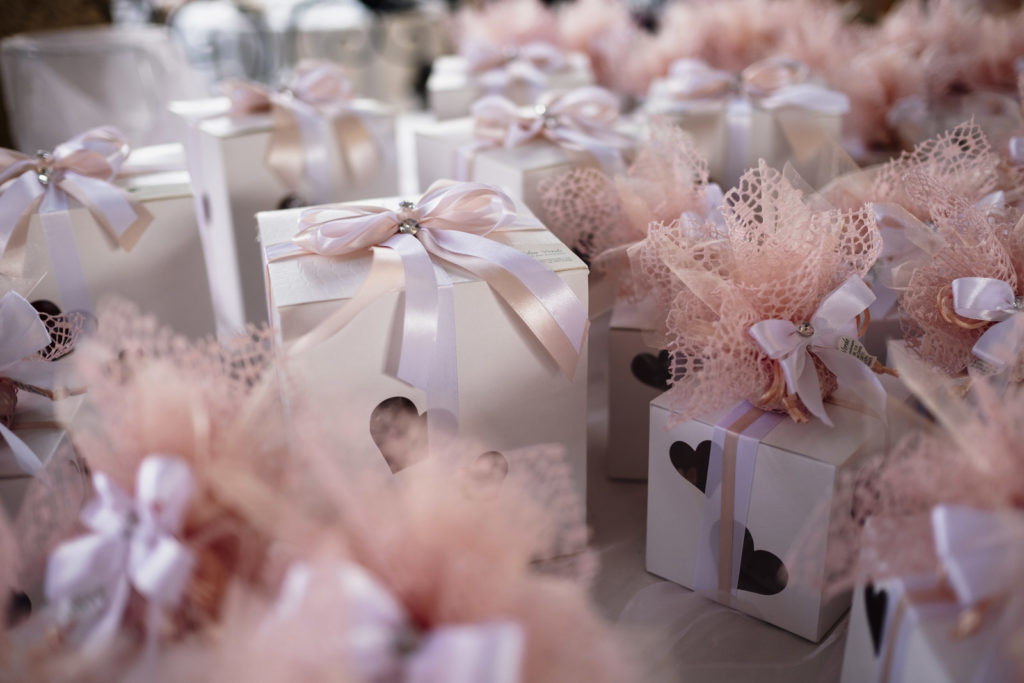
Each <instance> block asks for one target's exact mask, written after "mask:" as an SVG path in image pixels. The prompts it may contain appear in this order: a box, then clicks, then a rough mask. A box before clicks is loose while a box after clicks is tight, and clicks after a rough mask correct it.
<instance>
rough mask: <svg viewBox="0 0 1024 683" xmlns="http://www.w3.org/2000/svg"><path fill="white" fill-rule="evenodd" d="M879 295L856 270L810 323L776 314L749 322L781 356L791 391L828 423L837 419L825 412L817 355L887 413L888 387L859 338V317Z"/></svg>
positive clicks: (777, 357) (770, 353) (773, 354)
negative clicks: (786, 318)
mask: <svg viewBox="0 0 1024 683" xmlns="http://www.w3.org/2000/svg"><path fill="white" fill-rule="evenodd" d="M874 300H875V295H874V294H873V293H872V292H871V289H870V288H869V287H868V286H867V285H866V284H864V281H863V280H861V279H860V276H858V275H853V276H851V277H850V278H849V279H848V280H847V281H846V282H844V283H843V284H842V285H840V286H839V287H838V288H837V289H836V290H835V291H833V292H832V293H831V294H829V295H828V296H826V297H825V299H824V300H823V301H822V302H821V305H820V306H819V307H818V310H816V311H815V312H814V314H813V315H811V317H810V320H808V321H806V322H807V323H809V326H806V325H803V324H801V325H798V324H795V323H793V322H791V321H789V320H779V319H771V320H762V321H761V322H759V323H756V324H754V325H752V326H751V327H750V336H751V337H753V338H754V340H755V341H756V342H757V343H758V344H759V345H760V346H761V348H762V349H763V350H764V352H765V353H766V354H768V356H769V357H770V358H772V359H774V360H777V361H779V364H780V365H781V366H782V371H783V373H784V374H785V377H786V386H787V387H788V389H789V392H790V393H791V394H796V395H797V396H799V397H800V400H801V401H803V403H804V405H805V406H807V409H808V410H809V411H810V412H811V414H812V415H814V416H816V417H817V418H819V419H820V420H821V421H822V422H824V423H825V424H827V425H829V426H832V421H831V420H830V419H829V417H828V414H827V413H826V412H825V406H824V404H823V401H822V398H821V384H820V383H819V382H818V372H817V370H816V369H815V367H814V360H813V358H812V356H817V357H818V358H819V359H820V360H821V362H822V363H824V364H825V367H826V368H828V369H829V370H830V371H832V373H833V374H834V375H835V376H836V380H838V382H839V386H841V387H842V386H845V387H848V388H849V389H851V390H852V391H854V392H855V393H856V394H857V395H858V396H860V397H861V398H862V399H863V400H864V401H865V403H866V404H867V406H868V407H869V408H870V409H871V410H873V411H874V412H875V414H876V415H878V416H879V417H880V418H882V419H884V418H885V389H884V388H883V387H882V383H881V382H880V381H879V380H878V377H877V376H875V373H874V372H873V371H872V370H871V368H870V367H869V366H868V365H867V363H866V360H862V357H863V356H862V347H860V345H859V342H857V321H856V318H857V316H858V315H860V314H861V313H863V312H864V311H865V310H866V309H867V308H868V306H869V305H870V304H871V302H872V301H874ZM801 330H803V332H804V333H803V334H801Z"/></svg>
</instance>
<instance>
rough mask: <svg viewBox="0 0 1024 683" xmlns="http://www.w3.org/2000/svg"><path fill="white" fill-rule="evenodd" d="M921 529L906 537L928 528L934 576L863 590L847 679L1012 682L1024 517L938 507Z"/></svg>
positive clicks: (1023, 612) (1022, 611)
mask: <svg viewBox="0 0 1024 683" xmlns="http://www.w3.org/2000/svg"><path fill="white" fill-rule="evenodd" d="M920 521H922V522H923V521H924V520H920ZM916 522H917V520H916V519H915V523H914V524H913V525H911V524H907V523H904V524H903V525H902V526H903V529H904V530H907V529H916V527H917V526H921V527H923V528H924V527H930V531H931V533H932V537H933V541H934V548H935V555H936V559H937V561H938V563H937V568H936V571H935V572H933V573H926V574H910V575H907V576H900V577H892V578H886V579H881V580H878V581H877V582H875V583H869V584H861V585H859V586H858V587H857V591H856V593H855V595H854V603H853V610H852V612H851V616H850V628H849V633H850V635H849V637H848V639H847V645H846V652H845V656H844V661H843V677H842V680H843V681H844V683H852V682H853V681H878V682H879V683H882V682H886V683H889V682H891V683H906V682H909V681H939V682H949V683H952V682H953V681H974V682H975V683H994V682H995V681H1006V680H1014V679H1015V678H1017V677H1018V674H1017V673H1016V672H1015V671H1014V669H1013V666H1012V661H1011V659H1012V642H1011V640H1010V639H1011V637H1012V635H1011V634H1012V633H1014V632H1015V631H1016V630H1017V629H1019V628H1020V625H1021V623H1022V622H1021V620H1022V619H1024V599H1022V595H1021V594H1020V591H1019V590H1018V589H1017V586H1016V583H1017V581H1018V579H1019V577H1020V573H1021V571H1022V569H1024V516H1022V515H1021V513H1020V512H1019V511H1017V510H981V509H975V508H971V507H966V506H961V505H940V506H937V507H935V508H932V511H931V515H930V519H929V520H928V523H927V524H920V525H918V524H917V523H916ZM869 524H870V522H869ZM923 528H922V531H923V530H924V529H923Z"/></svg>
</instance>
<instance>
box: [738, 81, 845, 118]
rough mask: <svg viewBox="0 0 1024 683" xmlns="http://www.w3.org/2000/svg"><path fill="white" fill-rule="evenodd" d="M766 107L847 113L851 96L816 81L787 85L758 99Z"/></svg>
mask: <svg viewBox="0 0 1024 683" xmlns="http://www.w3.org/2000/svg"><path fill="white" fill-rule="evenodd" d="M757 103H758V105H760V106H761V107H763V108H765V109H782V108H783V107H795V108H798V109H806V110H808V111H813V112H817V113H820V114H845V113H846V112H848V111H850V98H849V97H847V96H846V94H845V93H841V92H839V91H838V90H830V89H829V88H826V87H825V86H822V85H817V84H816V83H793V84H791V85H785V86H783V87H781V88H779V89H778V90H776V91H774V92H773V93H771V94H770V95H767V96H765V97H762V98H760V99H758V101H757Z"/></svg>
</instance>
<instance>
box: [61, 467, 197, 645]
mask: <svg viewBox="0 0 1024 683" xmlns="http://www.w3.org/2000/svg"><path fill="white" fill-rule="evenodd" d="M93 486H94V488H95V490H96V496H97V497H96V498H95V499H94V500H93V501H91V502H90V503H89V504H88V505H87V506H86V507H85V509H83V511H82V515H81V520H82V523H83V524H84V525H85V526H86V528H87V529H89V531H90V533H88V534H86V535H84V536H81V537H79V538H77V539H73V540H71V541H67V542H65V543H63V544H61V545H60V546H58V547H57V548H56V549H55V550H54V551H53V553H52V554H51V555H50V560H49V562H48V564H47V567H46V580H45V587H44V588H45V592H46V597H47V600H49V601H51V602H53V603H55V604H57V605H59V606H60V608H61V610H62V617H61V620H62V621H63V622H65V625H68V626H70V627H71V628H72V638H73V639H74V640H76V641H80V642H81V643H82V645H83V647H85V648H100V647H103V646H104V645H107V644H109V643H110V641H111V639H112V638H113V636H114V635H116V633H117V631H118V628H119V627H120V623H121V618H122V617H123V615H124V611H125V608H126V607H127V605H128V599H129V597H130V595H131V591H132V589H133V588H134V589H135V591H136V592H138V593H139V594H140V595H142V596H143V597H145V598H146V599H147V600H148V608H147V617H146V633H147V644H148V647H149V648H153V647H155V645H156V639H157V637H158V636H159V625H160V618H161V616H162V614H163V611H164V610H165V609H168V608H171V607H174V606H175V605H177V603H178V602H179V601H180V600H181V597H182V595H183V594H184V591H185V587H186V585H187V583H188V580H189V577H190V576H191V573H192V567H193V564H194V558H193V555H192V552H191V551H190V550H189V549H188V548H187V547H186V546H185V545H184V544H183V543H181V541H179V540H178V539H177V538H176V535H177V534H178V533H179V532H180V531H181V527H182V525H183V523H184V519H185V513H186V512H187V510H188V503H189V501H190V500H191V497H192V490H193V482H192V474H191V472H190V470H189V468H188V465H187V464H186V463H185V462H184V461H183V460H181V459H179V458H176V457H173V456H167V455H151V456H149V457H147V458H146V459H145V460H143V461H142V464H141V465H140V466H139V471H138V475H137V481H136V497H135V498H134V499H133V498H131V497H130V496H129V495H128V494H126V493H125V492H124V491H122V490H121V489H120V487H118V486H117V484H115V483H114V482H113V480H111V479H110V478H109V477H107V476H106V475H105V474H103V473H101V472H98V473H96V474H94V475H93Z"/></svg>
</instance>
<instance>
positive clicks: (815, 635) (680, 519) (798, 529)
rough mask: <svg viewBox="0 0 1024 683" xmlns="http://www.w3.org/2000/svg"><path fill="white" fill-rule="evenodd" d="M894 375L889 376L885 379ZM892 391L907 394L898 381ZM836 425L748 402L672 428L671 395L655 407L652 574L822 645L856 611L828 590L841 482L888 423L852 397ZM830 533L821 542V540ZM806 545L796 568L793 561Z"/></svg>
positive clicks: (837, 408) (839, 409)
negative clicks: (814, 541) (813, 535)
mask: <svg viewBox="0 0 1024 683" xmlns="http://www.w3.org/2000/svg"><path fill="white" fill-rule="evenodd" d="M886 379H887V380H891V378H886ZM887 389H891V390H893V392H894V393H896V392H899V393H900V394H905V391H904V390H902V389H901V388H900V387H899V385H898V382H896V381H895V380H893V381H887ZM828 413H829V416H830V418H831V420H832V422H833V426H832V427H829V426H827V425H825V424H824V423H822V422H819V421H813V422H810V423H807V424H798V423H795V422H793V421H791V420H789V419H787V418H786V417H785V416H784V415H781V414H777V413H772V412H764V411H762V410H760V409H758V408H754V407H753V406H751V405H750V404H749V403H746V402H743V403H740V404H738V405H737V406H735V407H734V408H731V409H725V410H721V411H717V412H715V413H712V414H710V415H707V416H705V417H702V418H700V419H695V420H689V421H687V422H683V423H682V424H678V425H676V426H672V419H671V415H672V413H671V409H670V407H669V404H668V402H666V400H665V395H663V396H661V397H659V398H657V399H655V400H654V401H653V402H652V403H651V405H650V463H649V467H650V469H649V477H648V491H647V496H648V507H647V570H648V571H650V572H651V573H654V574H657V575H658V576H662V577H664V578H666V579H669V580H670V581H674V582H676V583H679V584H681V585H683V586H686V587H687V588H692V589H694V590H696V591H699V592H701V593H703V594H705V595H707V597H709V598H711V599H713V600H716V601H718V602H721V603H723V604H726V605H729V606H730V607H733V608H735V609H737V610H739V611H741V612H744V613H746V614H750V615H751V616H754V617H757V618H758V619H761V620H764V621H767V622H768V623H771V624H775V625H776V626H779V627H781V628H784V629H786V630H787V631H790V632H792V633H795V634H797V635H799V636H802V637H803V638H806V639H808V640H811V641H815V642H817V641H818V640H820V639H821V638H822V637H823V636H824V635H825V633H826V632H828V630H829V629H830V628H832V626H833V625H834V624H835V623H836V621H837V620H838V619H839V617H840V616H842V614H843V613H844V612H845V611H846V609H847V608H848V607H849V604H850V603H849V599H850V598H849V593H848V592H847V593H845V594H837V595H834V596H829V595H826V594H825V593H824V591H823V589H822V583H823V578H824V566H825V553H826V551H827V541H826V542H822V543H820V544H818V545H816V546H814V547H813V548H806V547H803V546H801V543H803V534H806V533H808V531H809V530H810V527H809V522H815V520H816V523H817V524H820V526H816V527H815V528H818V529H824V528H827V525H828V523H829V522H828V518H827V515H824V514H822V512H823V511H824V510H828V509H829V508H828V507H827V506H828V504H829V503H830V501H831V499H832V496H833V493H834V487H835V482H836V478H837V477H838V476H840V473H841V472H844V471H849V470H851V469H853V468H855V467H857V466H858V464H859V463H860V462H861V461H862V460H863V458H864V457H866V456H869V455H873V454H875V453H878V452H880V451H882V450H883V449H884V448H885V447H886V441H887V438H888V437H887V435H888V434H889V433H890V432H891V431H898V429H899V427H898V425H896V424H894V423H893V421H892V420H890V424H889V425H888V426H887V425H886V423H885V422H883V420H882V419H880V418H879V417H877V416H875V415H872V414H870V413H869V412H867V411H865V410H864V409H863V408H862V407H859V406H857V405H856V404H855V403H847V402H845V401H844V402H843V404H842V405H837V404H833V405H830V406H829V408H828ZM824 536H825V535H824V534H821V538H822V539H824ZM798 547H800V548H801V551H802V552H801V553H800V562H801V566H800V567H799V569H797V568H796V567H787V565H786V563H787V562H788V561H790V560H791V558H793V557H794V556H795V555H796V553H795V552H794V550H795V549H796V548H798Z"/></svg>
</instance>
